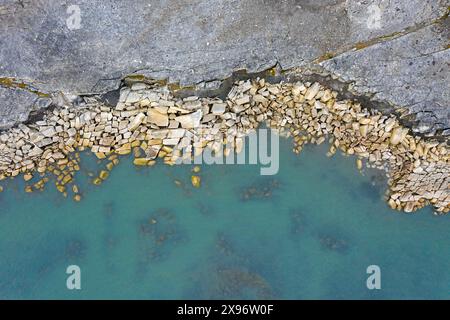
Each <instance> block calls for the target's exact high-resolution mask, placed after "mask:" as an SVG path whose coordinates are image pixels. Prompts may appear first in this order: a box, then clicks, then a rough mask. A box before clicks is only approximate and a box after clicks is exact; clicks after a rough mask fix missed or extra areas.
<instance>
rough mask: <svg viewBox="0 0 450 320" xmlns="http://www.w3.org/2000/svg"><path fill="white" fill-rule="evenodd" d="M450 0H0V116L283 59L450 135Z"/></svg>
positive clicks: (415, 125)
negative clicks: (146, 81) (131, 79)
mask: <svg viewBox="0 0 450 320" xmlns="http://www.w3.org/2000/svg"><path fill="white" fill-rule="evenodd" d="M74 6H75V7H74ZM74 8H75V9H77V8H78V9H79V11H77V10H74ZM448 8H449V1H448V0H427V1H423V0H408V1H406V0H390V1H385V0H370V1H357V0H347V1H344V0H314V1H313V0H287V1H272V0H250V1H234V0H230V1H225V0H208V1H206V0H197V1H185V0H177V1H174V0H169V1H163V2H157V3H156V2H154V1H139V2H126V1H118V0H108V1H105V0H95V1H87V0H79V1H75V2H74V1H71V0H64V1H58V2H56V1H51V0H39V1H28V0H22V1H17V0H1V1H0V16H1V18H2V24H1V25H0V39H1V44H2V45H1V46H0V78H1V81H0V126H1V127H2V128H8V127H11V126H13V125H15V124H17V123H19V122H23V121H25V120H26V119H27V118H28V117H29V114H30V112H34V111H36V110H40V109H42V108H46V107H48V106H50V105H51V104H56V105H67V104H71V102H72V101H73V100H74V99H76V97H77V96H80V95H89V94H104V93H106V92H109V91H112V90H116V89H118V88H119V87H120V85H121V81H122V79H123V78H124V77H125V76H127V75H130V74H140V75H144V76H147V77H150V78H157V79H168V80H169V82H172V83H175V82H179V83H180V85H181V86H187V85H194V86H196V87H197V88H200V89H201V88H205V87H206V88H210V87H216V86H218V85H219V84H220V83H221V80H222V79H225V78H227V77H229V76H230V75H231V73H232V72H233V71H235V70H240V69H245V70H247V71H248V72H257V71H261V70H265V69H268V68H271V67H273V66H278V68H279V69H283V70H289V69H292V68H301V69H303V70H313V71H314V72H315V70H319V71H320V72H327V73H328V74H330V75H332V76H334V77H337V78H338V79H339V80H340V81H342V82H344V83H346V84H348V85H349V86H350V87H351V90H352V92H354V93H355V94H361V95H363V96H364V97H366V98H368V99H372V100H375V101H379V102H381V103H382V104H380V105H385V104H387V105H391V106H392V108H395V109H396V110H397V111H398V114H400V115H401V117H402V118H404V119H405V120H406V121H407V122H408V123H409V124H410V126H411V127H412V129H413V131H415V132H418V133H421V134H425V135H431V136H433V135H434V136H441V137H442V136H444V137H448V135H449V134H450V130H449V128H450V113H449V108H448V101H449V94H450V93H449V92H450V90H449V89H450V88H449V83H450V81H449V80H450V77H449V70H450V69H449V61H450V59H449V58H450V50H449V48H448V39H449V19H448V10H449V9H448ZM77 13H79V21H78V22H79V25H78V26H77V25H75V26H73V25H71V23H73V22H74V20H73V17H74V14H77ZM75 20H76V19H75ZM75 22H77V21H75Z"/></svg>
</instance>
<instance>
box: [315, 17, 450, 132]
mask: <svg viewBox="0 0 450 320" xmlns="http://www.w3.org/2000/svg"><path fill="white" fill-rule="evenodd" d="M448 23H449V19H447V20H446V21H443V22H441V23H435V24H432V25H430V26H427V27H425V28H423V29H420V30H417V31H415V32H412V33H409V34H406V35H404V36H401V37H399V38H396V39H394V40H392V41H388V42H381V43H378V44H375V45H373V46H369V47H367V48H365V49H362V50H356V51H350V52H346V53H344V54H342V55H339V56H337V57H335V58H333V59H330V60H327V61H325V62H322V63H321V65H322V66H323V67H324V68H325V69H326V70H328V71H330V72H331V73H333V74H335V75H338V76H339V77H340V78H341V79H342V80H343V81H346V82H352V83H354V90H355V91H357V92H358V93H364V94H370V95H372V96H373V99H374V100H378V101H386V102H389V103H391V104H393V105H395V106H397V107H401V108H402V107H403V108H405V109H406V110H407V111H406V114H405V115H413V118H415V120H416V121H417V124H416V125H415V126H414V130H415V131H418V132H421V133H424V134H430V135H432V134H434V133H435V132H436V130H444V129H448V128H450V106H449V102H450V67H449V66H450V49H448V39H449V38H450V31H449V28H448Z"/></svg>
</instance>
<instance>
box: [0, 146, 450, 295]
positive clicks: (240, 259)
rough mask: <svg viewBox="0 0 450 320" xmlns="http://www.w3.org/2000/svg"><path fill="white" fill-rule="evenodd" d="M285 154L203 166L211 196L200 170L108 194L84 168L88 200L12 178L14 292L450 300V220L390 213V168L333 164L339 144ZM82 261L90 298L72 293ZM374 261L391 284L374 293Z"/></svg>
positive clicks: (126, 173) (9, 211)
mask: <svg viewBox="0 0 450 320" xmlns="http://www.w3.org/2000/svg"><path fill="white" fill-rule="evenodd" d="M280 148H281V150H280V170H279V173H278V174H277V175H275V176H260V174H259V173H260V167H259V166H256V165H245V166H244V165H227V166H225V165H215V166H202V171H201V173H200V176H201V178H202V186H201V188H199V189H195V188H193V187H192V186H191V184H190V176H191V174H192V173H191V170H192V166H188V165H182V166H175V167H168V166H164V165H157V166H155V167H151V168H137V167H134V166H133V165H132V163H131V159H128V160H127V159H122V161H121V163H120V165H119V166H118V167H116V168H115V169H114V170H113V171H112V173H111V175H110V177H109V179H108V180H107V181H106V182H105V183H103V185H102V186H94V185H92V184H91V183H90V182H89V180H88V178H87V177H85V176H86V175H83V174H79V179H78V185H79V186H80V189H81V190H82V193H83V200H82V201H81V202H80V203H76V202H74V201H72V200H71V199H64V198H63V197H62V196H61V195H60V194H59V193H58V192H57V191H56V190H54V188H53V187H51V186H50V184H49V185H48V186H47V187H46V190H45V191H44V192H35V193H33V194H26V193H25V192H24V191H23V189H24V186H25V183H24V182H23V181H22V179H15V180H12V181H8V182H7V183H4V182H2V185H3V186H4V187H5V191H4V192H3V193H0V298H2V299H13V298H19V299H29V298H31V299H48V298H59V299H92V298H102V299H107V298H112V299H116V298H125V299H126V298H136V299H208V298H225V299H241V298H243V299H247V298H251V299H266V298H274V299H326V298H333V299H334V298H335V299H349V298H352V299H380V298H386V299H394V298H400V299H401V298H412V299H416V298H424V299H431V298H436V299H449V298H450V271H449V270H450V250H449V248H450V232H449V230H450V219H449V217H448V216H443V217H436V216H433V215H432V210H431V208H425V209H423V210H421V211H420V212H419V213H417V214H414V215H407V214H401V213H398V212H396V211H393V210H391V209H389V207H388V206H387V205H386V203H385V202H384V200H383V199H382V197H383V193H384V190H385V188H386V185H385V183H386V181H385V180H384V179H380V178H379V177H380V174H377V173H374V172H369V171H366V172H365V173H364V174H361V173H359V172H358V170H357V169H356V166H355V159H354V158H348V157H343V156H341V155H336V156H334V157H333V158H327V157H326V155H325V153H326V150H327V146H309V147H306V148H305V149H304V151H303V152H302V154H301V155H300V156H297V155H295V154H294V153H292V152H291V142H290V141H289V140H282V141H281V146H280ZM83 158H84V160H85V161H84V162H83V163H82V165H81V166H82V168H83V170H86V171H87V170H91V171H92V170H94V169H95V168H97V170H98V168H99V166H98V165H97V164H96V160H94V158H93V156H91V155H88V154H86V155H83ZM174 180H179V181H181V182H182V185H181V186H177V185H176V184H175V183H174ZM245 194H246V195H248V197H247V198H246V197H245V196H243V195H245ZM72 264H75V265H78V266H80V268H81V286H82V289H81V290H68V289H67V288H66V278H67V276H68V275H67V274H66V268H67V266H69V265H72ZM369 265H378V266H379V267H380V268H381V285H382V289H381V290H368V289H367V287H366V279H367V277H368V276H369V275H368V274H367V273H366V268H367V267H368V266H369Z"/></svg>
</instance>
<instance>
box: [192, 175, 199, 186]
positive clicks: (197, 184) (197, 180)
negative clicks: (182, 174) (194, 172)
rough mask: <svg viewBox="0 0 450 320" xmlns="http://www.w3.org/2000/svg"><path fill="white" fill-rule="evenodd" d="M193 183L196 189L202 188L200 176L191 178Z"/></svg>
mask: <svg viewBox="0 0 450 320" xmlns="http://www.w3.org/2000/svg"><path fill="white" fill-rule="evenodd" d="M191 183H192V185H193V186H194V188H200V184H201V179H200V177H199V176H192V177H191Z"/></svg>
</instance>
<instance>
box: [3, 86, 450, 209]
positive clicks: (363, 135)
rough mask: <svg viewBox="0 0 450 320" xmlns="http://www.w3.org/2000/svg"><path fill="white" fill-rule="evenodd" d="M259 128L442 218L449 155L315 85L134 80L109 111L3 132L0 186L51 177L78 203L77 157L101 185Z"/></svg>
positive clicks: (402, 203) (237, 146)
mask: <svg viewBox="0 0 450 320" xmlns="http://www.w3.org/2000/svg"><path fill="white" fill-rule="evenodd" d="M262 123H266V124H267V125H268V126H269V127H270V128H272V129H276V130H278V131H279V132H280V134H281V135H283V136H291V137H293V140H294V143H295V146H294V152H296V153H300V151H301V150H302V148H303V146H304V145H305V144H307V143H315V144H321V143H323V142H325V141H328V142H329V143H330V146H331V147H330V150H329V152H328V155H329V156H332V155H333V154H334V153H335V152H337V151H338V150H339V151H341V152H343V153H345V154H348V155H355V156H356V157H357V167H358V168H359V169H362V167H363V162H364V163H365V164H366V165H367V166H369V167H376V168H380V169H383V170H386V172H387V174H388V177H389V190H388V192H387V202H388V204H389V206H390V207H391V208H393V209H397V210H402V211H405V212H412V211H415V210H417V209H419V208H422V207H424V206H426V205H428V204H431V205H433V206H434V208H435V211H436V212H437V213H438V214H444V213H448V212H449V210H450V190H449V189H450V188H449V176H450V162H449V159H450V152H449V147H448V146H447V144H446V143H445V142H441V143H439V142H437V141H433V140H425V139H424V138H422V137H420V136H415V135H413V134H412V133H411V132H410V130H409V129H408V128H405V127H402V126H401V125H400V123H399V121H398V119H396V118H395V116H394V115H390V116H387V115H382V114H381V113H379V112H378V111H375V110H367V109H365V108H364V106H361V105H360V104H359V103H357V102H354V101H338V100H337V92H333V91H332V90H330V89H327V88H325V87H323V86H322V85H321V84H319V83H317V82H316V83H301V82H296V83H279V84H270V83H268V82H266V81H265V80H264V79H255V80H247V81H240V82H237V83H235V85H234V86H233V87H232V89H231V91H230V92H229V94H228V96H227V98H226V99H225V100H221V99H219V98H199V97H197V96H190V97H186V98H184V99H182V98H179V97H175V96H174V94H173V92H172V91H171V90H170V89H169V87H168V86H166V85H160V84H146V83H140V82H136V83H133V84H131V85H130V86H128V87H123V88H122V89H121V93H120V99H119V102H118V104H117V106H115V107H109V106H106V105H104V104H102V103H99V102H98V101H96V102H95V103H90V104H87V105H86V106H84V107H80V108H70V109H69V108H59V109H56V110H53V111H52V112H48V113H47V114H46V116H45V117H44V119H43V120H41V121H37V122H35V123H33V124H28V125H25V124H20V125H18V126H16V127H14V128H12V129H9V130H8V131H5V132H3V133H1V134H0V180H3V179H6V178H9V177H16V176H19V175H23V179H25V181H30V182H31V180H32V179H33V178H35V176H36V177H37V176H39V180H38V181H37V182H34V183H33V184H32V185H28V186H27V187H26V191H27V192H32V191H33V190H42V189H43V188H44V185H45V184H46V183H48V182H49V181H50V178H49V176H52V175H53V176H55V177H56V187H57V188H58V190H59V191H60V192H62V193H63V194H64V195H66V196H67V194H68V192H69V190H72V192H73V193H74V199H75V200H76V201H80V199H81V197H80V195H79V190H78V187H77V186H76V185H75V184H74V181H73V179H74V175H75V173H76V172H77V171H79V170H80V166H79V161H80V157H79V154H78V152H79V151H83V150H91V151H92V152H93V153H95V155H96V156H97V157H98V158H99V159H105V161H107V164H106V170H104V171H102V172H100V174H99V176H98V177H96V178H94V179H93V183H94V184H96V185H99V184H101V183H102V182H103V181H104V180H105V179H107V178H108V172H109V171H110V170H112V169H113V167H114V166H115V165H117V164H118V162H119V159H118V156H120V155H127V154H130V153H133V155H134V158H135V159H134V164H135V165H138V166H150V165H154V164H155V162H156V159H157V158H160V159H162V160H163V161H164V163H166V164H169V165H173V164H176V163H177V160H179V158H180V157H189V158H190V157H192V156H195V155H200V154H202V152H203V151H204V150H205V149H207V148H208V149H211V150H212V151H213V152H214V153H216V154H217V153H219V152H222V151H223V153H224V154H225V155H228V154H229V153H230V152H237V153H239V152H240V151H242V147H243V141H244V140H243V139H244V138H245V136H246V135H247V134H249V133H250V132H252V131H254V130H255V129H256V128H258V127H259V126H260V125H261V124H262ZM224 145H226V146H231V148H229V147H226V148H224V149H223V148H222V147H223V146H224ZM182 151H183V152H182ZM186 151H187V152H186ZM35 180H37V178H36V179H35ZM33 181H34V180H33ZM196 184H197V182H196ZM198 184H199V182H198Z"/></svg>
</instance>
